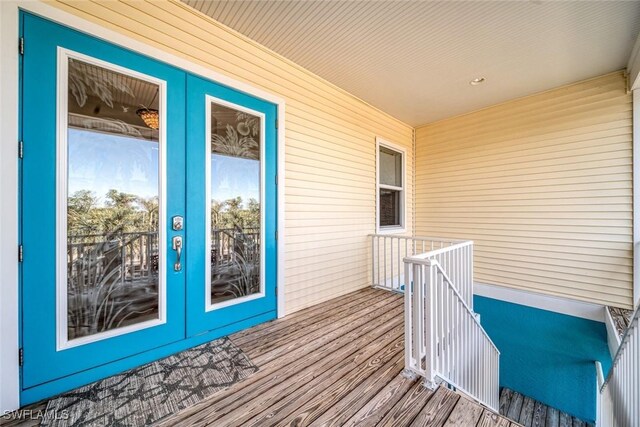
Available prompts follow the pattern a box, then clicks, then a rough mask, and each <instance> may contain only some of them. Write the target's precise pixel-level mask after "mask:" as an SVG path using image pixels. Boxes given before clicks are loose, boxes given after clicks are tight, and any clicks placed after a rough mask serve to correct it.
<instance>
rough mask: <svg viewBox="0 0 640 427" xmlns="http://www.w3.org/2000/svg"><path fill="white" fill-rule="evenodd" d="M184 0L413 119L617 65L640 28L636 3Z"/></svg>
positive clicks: (477, 106) (543, 87)
mask: <svg viewBox="0 0 640 427" xmlns="http://www.w3.org/2000/svg"><path fill="white" fill-rule="evenodd" d="M183 1H184V2H185V3H187V4H189V5H191V6H193V7H194V8H196V9H198V10H200V11H202V12H204V13H205V14H207V15H209V16H211V17H213V18H215V19H216V20H218V21H220V22H222V23H224V24H226V25H227V26H229V27H231V28H233V29H235V30H237V31H239V32H240V33H243V34H245V35H246V36H248V37H250V38H251V39H254V40H256V41H258V42H259V43H261V44H263V45H265V46H267V47H268V48H270V49H272V50H274V51H275V52H277V53H279V54H281V55H283V56H284V57H286V58H289V59H290V60H292V61H294V62H296V63H297V64H299V65H301V66H303V67H305V68H307V69H308V70H310V71H312V72H314V73H316V74H317V75H319V76H321V77H323V78H325V79H326V80H328V81H330V82H332V83H334V84H335V85H337V86H339V87H341V88H343V89H345V90H347V91H348V92H350V93H352V94H354V95H356V96H358V97H360V98H361V99H363V100H365V101H367V102H369V103H371V104H372V105H374V106H376V107H378V108H380V109H382V110H384V111H386V112H388V113H390V114H392V115H394V116H395V117H397V118H399V119H401V120H403V121H405V122H407V123H409V124H411V125H414V126H417V125H421V124H426V123H429V122H433V121H436V120H439V119H442V118H446V117H450V116H454V115H459V114H462V113H465V112H469V111H473V110H477V109H480V108H483V107H486V106H489V105H494V104H496V103H499V102H502V101H506V100H509V99H513V98H517V97H521V96H525V95H528V94H532V93H535V92H539V91H543V90H547V89H550V88H554V87H558V86H561V85H564V84H568V83H572V82H575V81H579V80H583V79H586V78H589V77H594V76H597V75H601V74H605V73H607V72H610V71H615V70H620V69H622V68H624V67H625V66H626V63H627V60H628V58H629V55H630V53H631V49H632V47H633V44H634V42H635V39H636V36H637V34H638V31H639V30H640V2H623V1H614V2H598V1H593V2H591V1H588V2H578V1H572V2H547V1H541V0H531V1H519V2H421V1H409V2H392V1H317V0H289V1H272V0H264V1H256V0H246V1H245V0H233V1H197V0H183ZM477 77H484V78H485V79H486V82H485V83H483V84H481V85H478V86H471V85H470V84H469V81H470V80H472V79H474V78H477Z"/></svg>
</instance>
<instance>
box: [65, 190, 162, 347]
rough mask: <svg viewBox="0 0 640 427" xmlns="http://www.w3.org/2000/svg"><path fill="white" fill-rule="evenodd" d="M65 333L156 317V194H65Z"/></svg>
mask: <svg viewBox="0 0 640 427" xmlns="http://www.w3.org/2000/svg"><path fill="white" fill-rule="evenodd" d="M67 218H68V220H67V226H68V237H67V271H68V283H67V291H68V338H69V339H74V338H78V337H82V336H87V335H91V334H95V333H98V332H103V331H107V330H110V329H114V328H118V327H121V326H126V325H129V324H132V323H137V322H140V321H144V320H148V319H155V318H157V316H158V253H159V252H158V198H157V197H150V198H144V197H140V196H135V195H132V194H127V193H123V192H119V191H117V190H113V189H112V190H109V191H108V192H107V194H106V195H105V202H104V203H100V202H99V198H98V197H97V196H96V195H95V193H93V192H92V191H89V190H80V191H76V192H75V193H73V194H72V195H70V196H69V197H68V199H67Z"/></svg>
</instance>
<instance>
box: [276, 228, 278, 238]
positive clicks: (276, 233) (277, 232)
mask: <svg viewBox="0 0 640 427" xmlns="http://www.w3.org/2000/svg"><path fill="white" fill-rule="evenodd" d="M276 240H278V230H276Z"/></svg>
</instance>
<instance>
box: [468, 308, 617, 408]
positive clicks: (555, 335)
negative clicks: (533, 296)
mask: <svg viewBox="0 0 640 427" xmlns="http://www.w3.org/2000/svg"><path fill="white" fill-rule="evenodd" d="M474 310H475V311H476V312H477V313H480V315H481V323H482V326H483V327H484V328H485V330H486V331H487V333H488V334H489V336H490V337H491V339H492V340H493V342H494V343H495V344H496V346H497V347H498V349H499V350H500V385H501V386H503V387H508V388H510V389H512V390H515V391H518V392H520V393H522V394H524V395H526V396H529V397H532V398H534V399H536V400H539V401H541V402H543V403H546V404H547V405H549V406H552V407H555V408H558V409H560V410H562V411H565V412H568V413H569V414H571V415H573V416H576V417H579V418H581V419H583V420H586V421H594V420H595V415H596V414H595V411H596V392H595V390H596V371H595V365H594V362H595V361H596V360H599V361H600V362H601V363H602V368H603V371H604V372H605V375H606V372H608V370H609V367H610V366H611V356H610V354H609V349H608V347H607V331H606V328H605V325H604V323H600V322H595V321H592V320H586V319H581V318H578V317H573V316H567V315H564V314H559V313H554V312H551V311H546V310H539V309H535V308H531V307H526V306H523V305H519V304H512V303H508V302H504V301H499V300H495V299H491V298H485V297H480V296H475V297H474Z"/></svg>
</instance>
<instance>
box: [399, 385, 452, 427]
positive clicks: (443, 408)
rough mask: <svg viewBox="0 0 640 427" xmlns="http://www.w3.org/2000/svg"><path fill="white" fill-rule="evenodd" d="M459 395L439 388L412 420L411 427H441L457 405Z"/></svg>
mask: <svg viewBox="0 0 640 427" xmlns="http://www.w3.org/2000/svg"><path fill="white" fill-rule="evenodd" d="M459 399H460V395H459V394H458V393H455V392H453V391H451V390H448V389H447V388H445V387H442V386H441V387H439V388H438V390H437V391H436V393H435V395H434V396H433V397H431V399H429V401H428V402H427V404H426V405H424V407H423V408H422V410H421V411H420V412H419V413H418V415H417V416H416V417H415V418H414V420H413V423H411V426H412V427H442V426H443V425H444V423H445V422H446V421H447V418H449V415H450V414H451V411H453V408H454V407H455V406H456V404H457V403H458V400H459Z"/></svg>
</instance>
